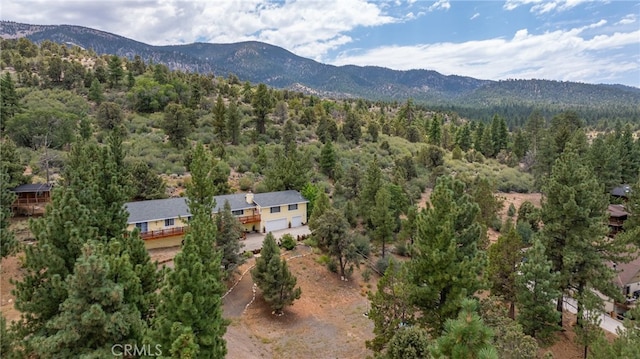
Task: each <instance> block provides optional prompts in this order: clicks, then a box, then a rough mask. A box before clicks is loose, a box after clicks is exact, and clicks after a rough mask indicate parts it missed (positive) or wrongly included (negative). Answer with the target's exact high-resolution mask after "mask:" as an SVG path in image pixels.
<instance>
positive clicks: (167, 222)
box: [164, 218, 176, 227]
mask: <svg viewBox="0 0 640 359" xmlns="http://www.w3.org/2000/svg"><path fill="white" fill-rule="evenodd" d="M174 224H176V220H175V218H169V219H165V220H164V226H165V227H171V226H173V225H174Z"/></svg>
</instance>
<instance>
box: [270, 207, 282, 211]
mask: <svg viewBox="0 0 640 359" xmlns="http://www.w3.org/2000/svg"><path fill="white" fill-rule="evenodd" d="M270 210H271V213H280V206H278V207H271V209H270Z"/></svg>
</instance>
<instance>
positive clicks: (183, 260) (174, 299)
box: [151, 143, 228, 358]
mask: <svg viewBox="0 0 640 359" xmlns="http://www.w3.org/2000/svg"><path fill="white" fill-rule="evenodd" d="M210 163H211V156H210V154H209V153H207V152H206V151H205V150H204V147H203V146H202V144H200V143H198V145H197V146H196V149H195V151H194V154H193V159H192V162H191V165H190V169H191V182H190V183H189V184H188V185H187V203H188V205H189V211H190V213H191V214H192V218H191V220H190V222H189V231H188V233H187V234H186V235H185V237H184V244H183V246H182V251H180V252H179V253H178V254H177V255H176V257H175V259H174V263H175V267H174V270H173V271H171V272H169V273H168V274H167V276H166V278H165V283H164V287H163V288H162V291H161V293H160V303H159V305H158V309H157V312H156V317H155V320H154V325H153V327H154V330H153V332H152V334H151V336H152V339H153V341H154V342H155V343H157V344H160V345H162V348H174V347H179V346H180V343H183V341H184V339H185V337H184V336H183V334H184V333H185V331H187V332H188V331H191V332H192V333H194V334H196V333H197V335H196V336H195V344H196V345H197V346H198V356H199V357H205V358H221V357H224V356H225V354H226V353H227V348H226V343H225V340H224V339H223V336H224V333H225V332H226V330H227V325H228V322H227V321H226V320H225V319H223V318H222V294H223V292H224V287H223V285H222V271H221V269H220V264H221V254H220V252H219V251H217V250H216V249H215V243H216V232H217V230H216V225H215V223H214V220H213V218H212V217H211V214H212V212H213V208H214V207H215V199H214V193H215V188H214V184H213V181H211V174H210V169H209V167H208V166H209V164H210ZM190 347H193V345H192V346H190Z"/></svg>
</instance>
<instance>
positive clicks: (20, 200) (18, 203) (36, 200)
mask: <svg viewBox="0 0 640 359" xmlns="http://www.w3.org/2000/svg"><path fill="white" fill-rule="evenodd" d="M49 202H51V198H49V197H36V198H16V199H15V201H13V206H23V205H31V204H40V203H49Z"/></svg>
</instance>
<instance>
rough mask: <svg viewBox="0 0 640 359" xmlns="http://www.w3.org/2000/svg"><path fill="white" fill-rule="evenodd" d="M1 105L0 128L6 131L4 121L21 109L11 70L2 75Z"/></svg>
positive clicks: (0, 87)
mask: <svg viewBox="0 0 640 359" xmlns="http://www.w3.org/2000/svg"><path fill="white" fill-rule="evenodd" d="M0 105H1V106H0V118H1V119H2V121H1V122H2V124H0V130H1V131H4V123H6V122H7V121H9V119H11V118H12V117H13V116H15V114H17V113H18V112H19V111H20V100H19V99H18V95H17V94H16V87H15V84H14V83H13V79H12V78H11V74H10V73H9V72H6V73H5V74H4V76H2V77H0Z"/></svg>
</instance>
